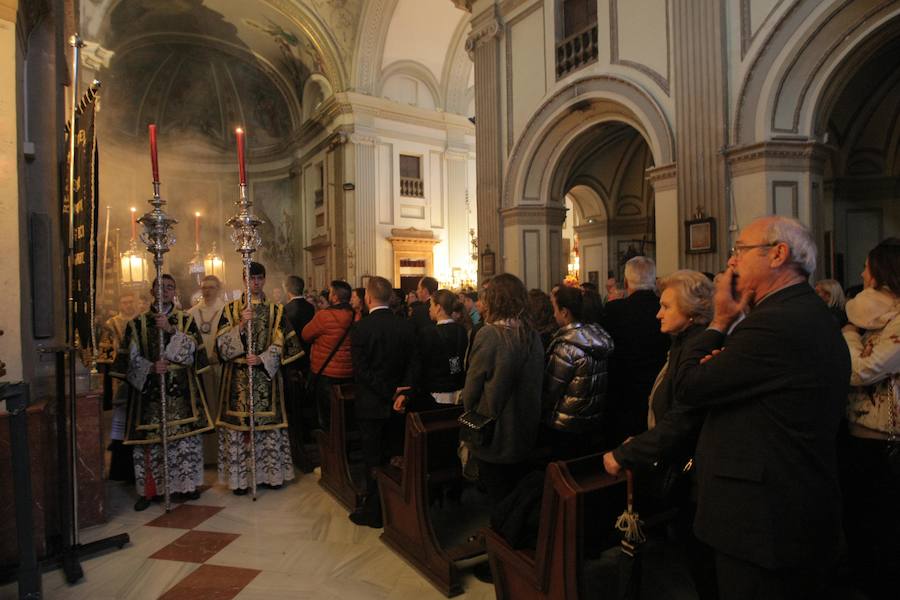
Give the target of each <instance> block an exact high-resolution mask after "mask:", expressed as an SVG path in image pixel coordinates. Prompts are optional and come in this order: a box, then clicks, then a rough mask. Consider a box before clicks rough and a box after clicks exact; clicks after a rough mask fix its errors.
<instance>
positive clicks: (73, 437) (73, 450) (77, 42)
mask: <svg viewBox="0 0 900 600" xmlns="http://www.w3.org/2000/svg"><path fill="white" fill-rule="evenodd" d="M69 45H70V46H72V49H73V52H72V110H71V111H70V113H69V116H70V117H71V119H70V121H69V123H70V125H69V207H68V208H69V257H68V268H69V276H68V280H69V307H68V317H69V331H68V338H69V339H68V342H69V443H70V445H71V446H70V451H69V456H70V457H71V462H70V463H69V469H70V478H69V481H70V482H71V485H72V495H71V499H72V531H71V532H70V535H71V540H72V545H73V546H78V545H79V544H80V543H81V540H80V533H79V531H78V469H77V468H76V465H77V464H78V439H77V432H78V428H77V426H76V425H77V424H76V414H75V412H76V411H75V408H76V404H75V394H76V378H75V368H76V362H77V360H78V352H77V349H76V347H75V285H74V284H75V280H74V279H75V276H74V269H75V264H74V260H75V142H76V139H77V138H78V131H76V129H75V117H76V116H77V113H78V63H79V57H80V55H81V48H83V47H84V42H83V41H82V40H81V37H80V36H79V35H78V34H77V33H76V34H74V35H73V36H72V37H70V38H69Z"/></svg>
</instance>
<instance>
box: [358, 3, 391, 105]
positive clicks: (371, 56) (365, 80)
mask: <svg viewBox="0 0 900 600" xmlns="http://www.w3.org/2000/svg"><path fill="white" fill-rule="evenodd" d="M396 8H397V0H369V1H368V2H366V3H365V9H364V11H363V16H362V21H361V26H360V31H359V39H358V41H357V44H356V56H355V58H354V61H353V65H354V68H353V82H352V86H353V87H354V89H356V91H358V92H361V93H363V94H375V93H376V92H375V89H376V87H377V86H378V85H379V77H380V75H381V62H382V60H383V58H384V43H385V40H386V39H387V33H388V29H389V28H390V25H391V19H392V18H393V16H394V9H396Z"/></svg>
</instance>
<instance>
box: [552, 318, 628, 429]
mask: <svg viewBox="0 0 900 600" xmlns="http://www.w3.org/2000/svg"><path fill="white" fill-rule="evenodd" d="M612 351H613V341H612V339H611V338H610V337H609V335H608V334H607V333H606V332H605V331H603V328H601V327H600V326H599V325H597V324H596V323H590V324H584V323H571V324H569V325H566V326H565V327H562V328H561V329H559V330H558V331H557V332H556V335H554V336H553V338H552V339H551V341H550V345H549V347H548V348H547V352H546V360H547V366H546V368H545V370H544V393H543V399H542V404H543V411H544V415H545V422H546V423H547V424H548V425H549V426H550V427H552V428H553V429H557V430H559V431H572V432H593V431H599V430H600V425H601V424H602V422H603V418H604V415H605V414H606V378H607V372H606V361H607V357H608V356H609V354H610V352H612Z"/></svg>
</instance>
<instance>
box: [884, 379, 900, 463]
mask: <svg viewBox="0 0 900 600" xmlns="http://www.w3.org/2000/svg"><path fill="white" fill-rule="evenodd" d="M889 385H890V390H891V430H890V431H889V432H888V439H887V443H886V444H885V445H884V461H885V463H886V464H887V468H888V471H889V472H890V473H892V474H893V475H894V477H900V439H897V434H898V433H900V432H898V430H897V412H898V410H900V406H897V395H896V393H895V391H894V375H891V377H890V380H889Z"/></svg>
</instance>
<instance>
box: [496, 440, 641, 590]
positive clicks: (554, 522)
mask: <svg viewBox="0 0 900 600" xmlns="http://www.w3.org/2000/svg"><path fill="white" fill-rule="evenodd" d="M625 502H626V486H625V477H624V475H623V476H621V477H613V476H611V475H608V474H607V473H606V472H605V471H604V469H603V455H602V454H596V455H591V456H586V457H583V458H578V459H575V460H571V461H558V462H554V463H550V465H549V466H548V467H547V473H546V476H545V479H544V494H543V497H542V501H541V516H540V525H539V528H538V537H537V547H536V549H534V550H531V549H524V550H516V549H514V548H512V547H511V546H510V545H509V543H508V542H507V541H506V539H504V538H503V537H502V536H500V535H499V534H497V533H496V532H495V531H493V530H492V529H489V528H488V529H484V530H482V531H483V534H484V537H485V542H486V545H487V552H488V556H489V560H490V563H491V572H492V573H493V575H494V585H495V587H496V593H497V599H498V600H505V599H514V600H578V599H579V598H586V597H587V596H586V592H585V587H584V585H585V584H584V581H585V577H584V564H585V546H586V544H591V545H592V546H593V548H592V549H594V550H598V548H597V545H600V546H602V547H603V548H608V547H611V546H614V545H616V544H617V543H618V537H617V536H615V535H614V534H613V533H612V531H611V530H612V527H613V523H614V522H615V516H614V515H618V514H620V513H621V512H622V511H623V510H624V509H625ZM586 505H587V507H586ZM601 506H602V507H606V508H604V509H602V510H597V509H596V508H595V507H601ZM598 513H602V514H598ZM589 522H591V523H598V524H602V525H601V526H602V527H603V528H606V524H608V529H609V530H610V535H609V536H607V537H606V539H600V538H602V537H604V536H600V535H597V536H592V537H593V538H594V539H591V540H589V541H588V540H586V537H587V536H586V533H585V532H586V528H587V527H588V524H589Z"/></svg>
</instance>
